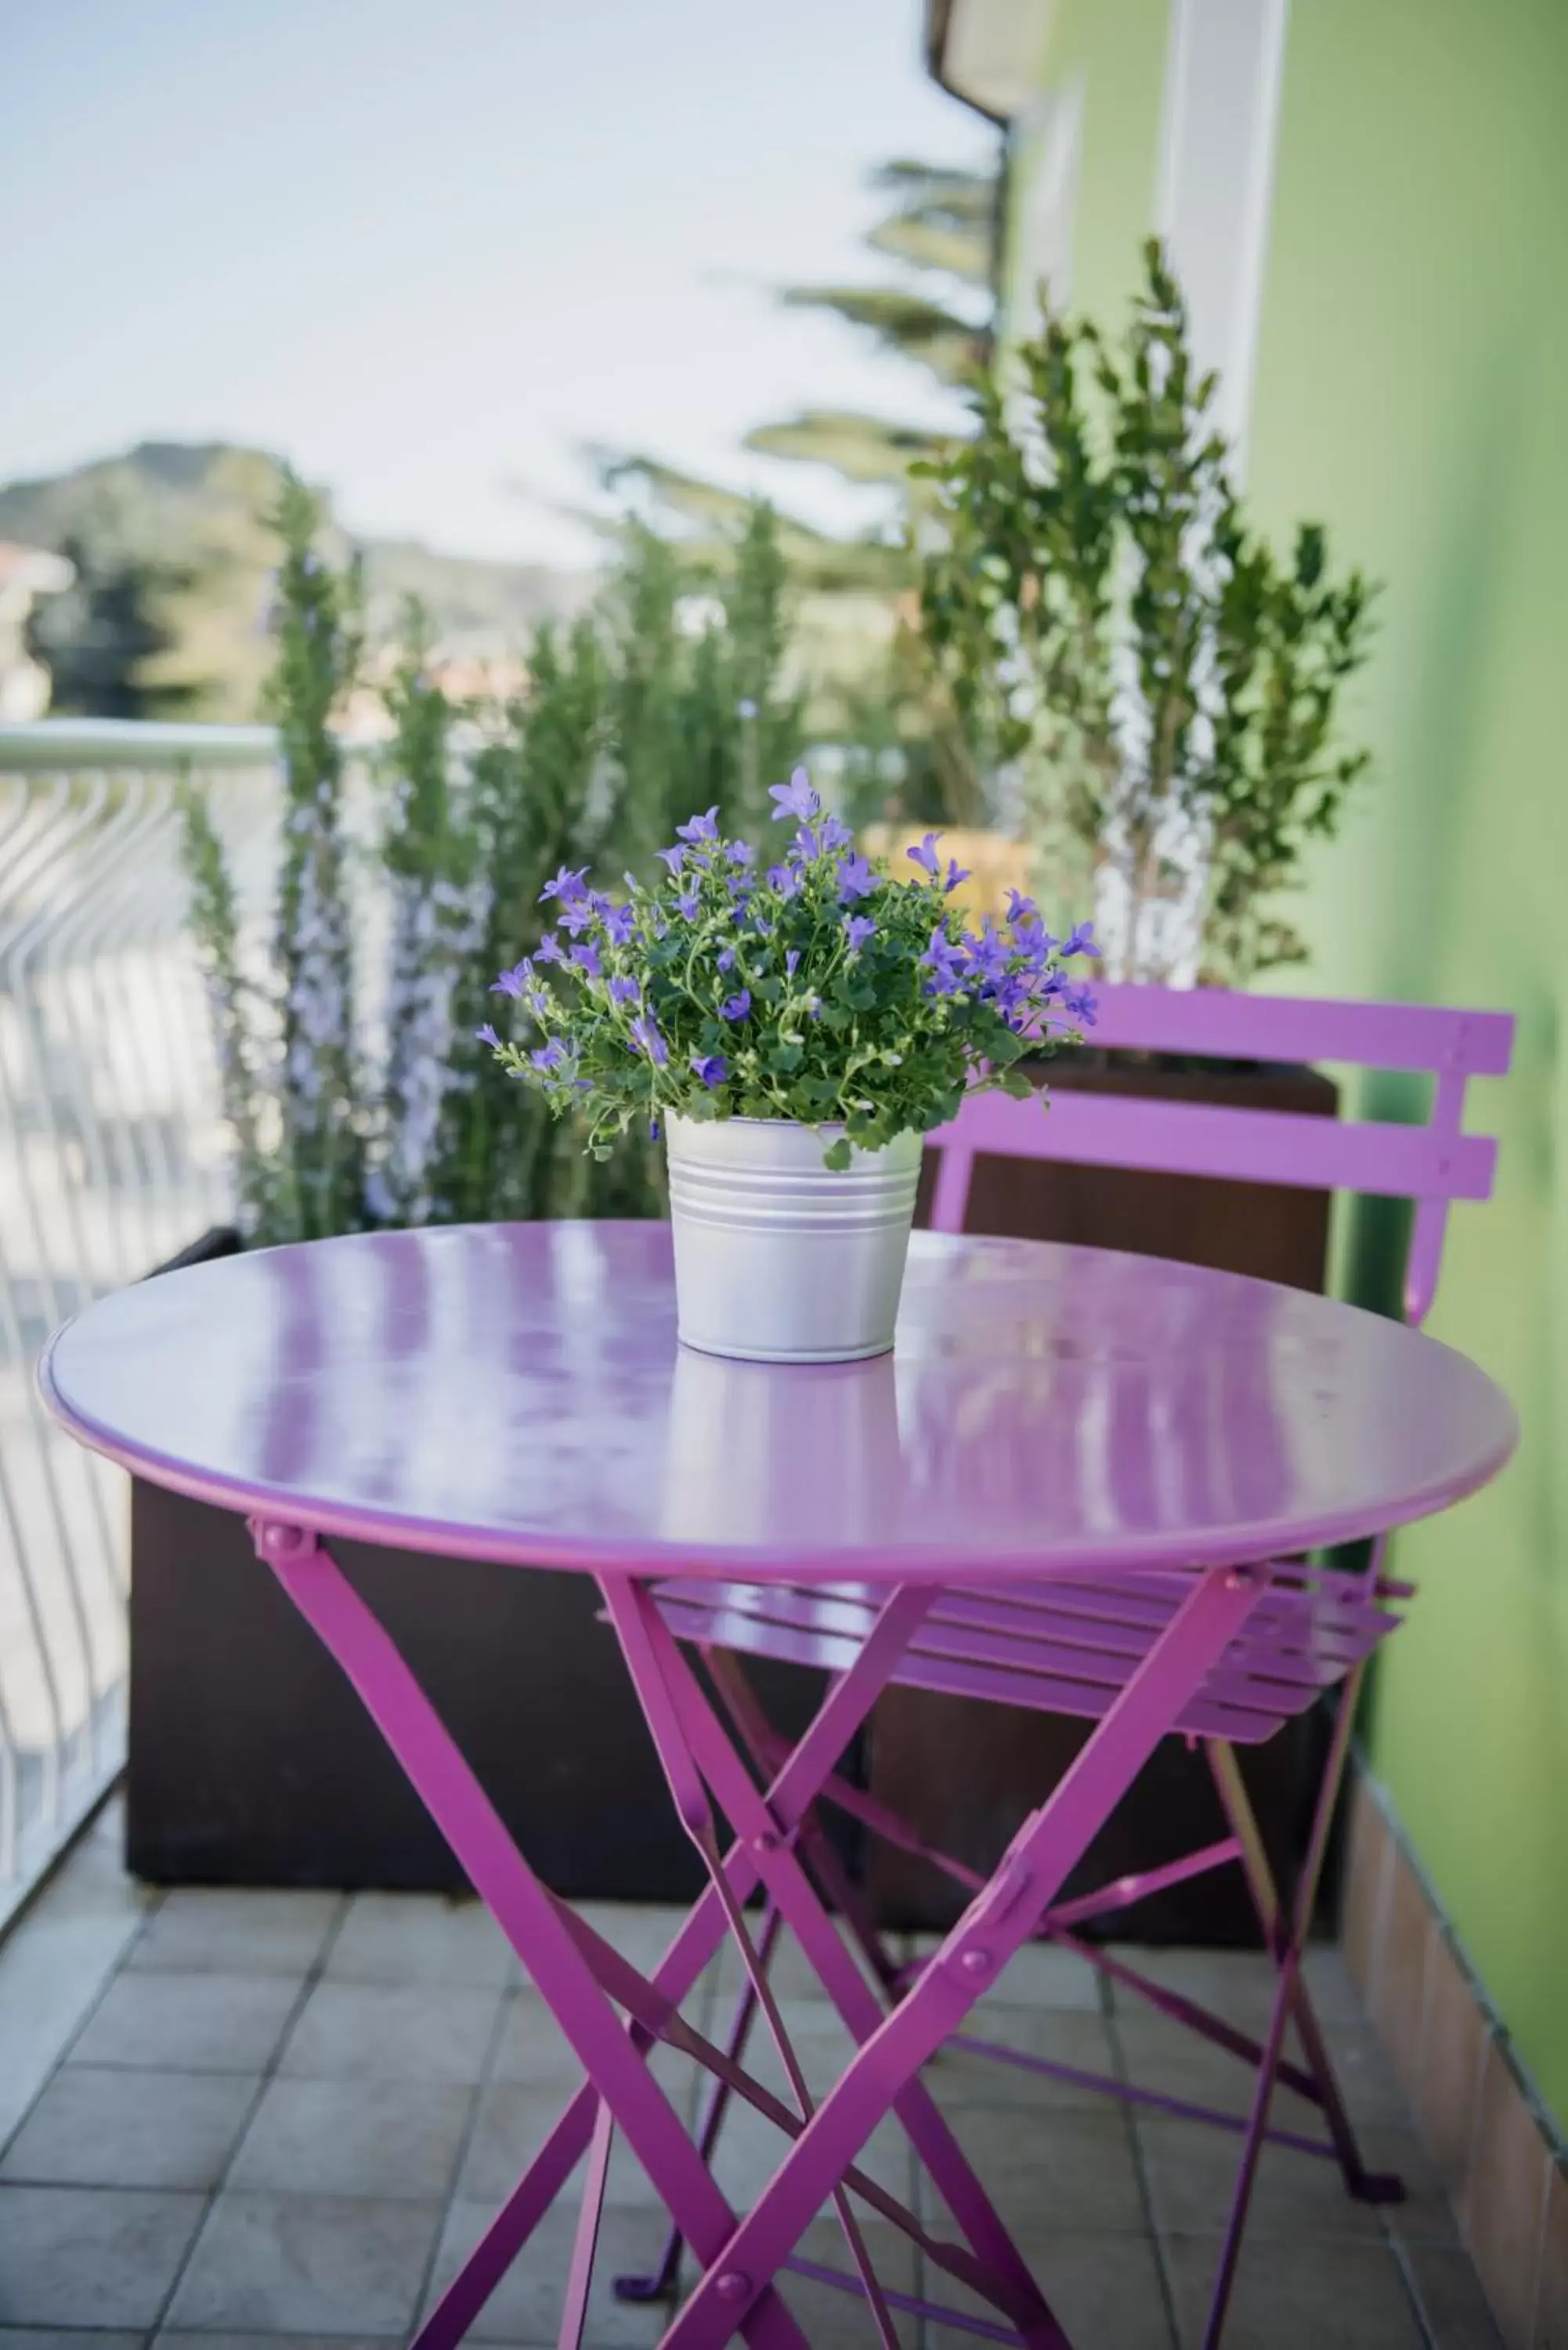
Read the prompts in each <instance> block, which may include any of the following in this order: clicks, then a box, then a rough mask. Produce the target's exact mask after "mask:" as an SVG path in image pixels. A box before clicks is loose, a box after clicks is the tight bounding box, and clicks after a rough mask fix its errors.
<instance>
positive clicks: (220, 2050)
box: [71, 1969, 299, 2073]
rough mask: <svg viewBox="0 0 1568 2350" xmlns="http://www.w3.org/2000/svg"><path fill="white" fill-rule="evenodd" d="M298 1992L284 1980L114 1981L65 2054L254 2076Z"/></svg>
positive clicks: (186, 1976) (171, 1973)
mask: <svg viewBox="0 0 1568 2350" xmlns="http://www.w3.org/2000/svg"><path fill="white" fill-rule="evenodd" d="M298 1997H299V1986H298V1985H297V1983H296V1982H295V1981H292V1980H291V1979H290V1978H289V1977H287V1976H286V1975H268V1974H260V1975H247V1974H220V1973H217V1972H213V1971H203V1972H201V1973H185V1972H182V1971H176V1970H173V1969H171V1970H168V1971H167V1972H162V1971H160V1972H151V1971H150V1972H148V1973H145V1974H121V1975H119V1976H117V1977H116V1979H115V1981H113V1982H112V1983H110V1985H109V1989H108V1991H106V1992H105V1994H104V1996H103V1999H102V2002H100V2004H99V2007H98V2009H97V2010H96V2012H95V2013H94V2014H93V2016H92V2018H91V2020H90V2021H89V2022H88V2025H87V2028H86V2030H85V2031H84V2032H83V2033H82V2035H81V2037H80V2039H79V2040H78V2041H77V2043H75V2045H74V2047H73V2048H72V2050H71V2057H72V2061H73V2062H74V2063H76V2064H132V2065H138V2066H146V2067H149V2068H150V2069H151V2070H154V2071H162V2072H185V2073H255V2072H260V2071H262V2070H264V2069H265V2067H266V2065H267V2064H270V2063H271V2061H272V2058H273V2055H274V2054H275V2051H276V2048H277V2044H278V2043H279V2041H280V2040H281V2039H282V2037H283V2033H284V2028H285V2026H286V2023H287V2022H288V2019H289V2016H290V2013H291V2012H292V2011H293V2009H294V2006H295V2004H296V2001H297V1999H298Z"/></svg>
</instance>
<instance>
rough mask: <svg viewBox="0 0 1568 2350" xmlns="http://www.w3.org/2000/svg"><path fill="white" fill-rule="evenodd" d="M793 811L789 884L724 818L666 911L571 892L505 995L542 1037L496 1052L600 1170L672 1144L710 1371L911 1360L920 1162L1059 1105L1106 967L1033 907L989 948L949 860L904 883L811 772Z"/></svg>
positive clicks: (668, 856) (788, 797)
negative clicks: (999, 1114)
mask: <svg viewBox="0 0 1568 2350" xmlns="http://www.w3.org/2000/svg"><path fill="white" fill-rule="evenodd" d="M771 797H772V798H773V800H774V816H775V818H776V819H778V820H783V821H790V820H793V822H794V833H793V835H792V837H791V838H790V840H789V843H788V846H787V847H786V848H785V849H784V853H783V855H782V857H781V858H779V860H778V862H777V863H776V864H773V865H768V866H765V867H764V866H763V861H762V860H761V859H760V858H758V856H757V854H756V852H755V851H754V850H753V848H752V847H750V846H749V845H748V844H747V843H746V842H744V841H730V840H724V839H722V838H721V837H720V835H719V829H718V823H717V812H716V810H712V809H710V810H709V812H708V814H707V815H706V816H692V817H691V820H690V821H689V822H688V823H686V824H683V825H681V826H680V827H678V835H679V837H678V838H677V840H676V842H675V844H674V845H673V847H670V848H667V849H664V850H662V851H661V852H660V855H661V857H662V859H663V862H664V865H665V866H666V868H667V870H666V872H665V873H664V875H663V876H662V877H661V878H660V879H659V881H658V882H657V883H656V884H655V885H653V886H651V887H649V886H645V885H644V884H642V883H640V882H639V881H637V880H635V879H632V878H631V877H629V876H628V880H627V886H626V889H625V893H624V894H623V895H622V896H620V897H618V898H611V897H609V896H608V895H607V894H605V893H604V892H602V891H600V890H598V889H593V888H591V887H590V886H589V884H588V880H587V873H586V871H584V872H576V873H574V872H570V871H567V870H566V869H565V868H563V869H562V871H561V872H559V873H558V874H556V878H555V879H554V880H553V881H551V882H549V883H548V884H547V885H546V888H545V893H544V894H545V897H546V898H547V899H552V900H553V901H554V902H555V903H556V907H557V909H558V913H557V920H556V928H555V930H554V931H551V932H549V933H547V934H546V936H545V940H544V941H543V943H542V945H541V946H540V948H539V950H538V951H537V952H536V953H535V955H533V956H531V957H529V958H526V959H525V960H524V962H520V963H519V964H518V965H517V966H516V968H515V970H513V971H509V972H503V973H502V975H501V977H500V979H499V980H497V982H496V983H495V985H496V990H497V991H498V992H499V993H501V994H503V995H505V996H509V997H512V998H514V1000H515V1001H516V1002H517V1003H518V1004H519V1005H520V1006H521V1009H522V1011H523V1014H524V1016H525V1018H526V1021H527V1023H528V1031H527V1034H526V1035H525V1036H524V1038H523V1040H522V1041H518V1040H515V1039H508V1040H506V1041H503V1040H502V1039H501V1038H500V1037H499V1036H498V1035H496V1033H495V1031H494V1030H493V1028H489V1027H487V1028H486V1029H484V1030H483V1031H482V1032H481V1033H482V1035H483V1036H484V1037H485V1040H486V1041H487V1042H489V1043H491V1044H492V1045H493V1047H494V1049H495V1051H496V1053H497V1055H499V1057H500V1059H501V1061H502V1062H503V1064H504V1066H505V1067H506V1068H507V1069H508V1070H510V1071H511V1072H512V1073H513V1074H514V1076H516V1077H518V1078H519V1079H521V1080H522V1081H523V1082H524V1083H525V1084H528V1085H532V1086H535V1087H538V1088H539V1089H540V1090H541V1091H542V1092H543V1093H544V1095H545V1097H546V1099H547V1100H548V1102H549V1104H550V1106H551V1107H552V1109H554V1110H555V1111H556V1112H557V1113H558V1114H561V1115H566V1114H575V1115H577V1116H579V1117H582V1118H585V1119H586V1120H587V1141H588V1148H589V1149H591V1150H595V1151H607V1150H608V1149H611V1148H612V1147H613V1144H614V1142H615V1140H616V1139H617V1138H618V1136H620V1135H622V1134H624V1133H625V1132H626V1131H627V1130H628V1128H629V1127H630V1126H631V1125H632V1124H633V1123H634V1122H635V1121H637V1120H639V1119H642V1118H646V1119H648V1120H649V1122H650V1124H651V1125H652V1127H653V1128H654V1130H655V1131H656V1132H657V1131H659V1130H660V1129H662V1130H663V1132H664V1133H665V1135H666V1137H667V1140H668V1146H669V1153H670V1211H671V1222H672V1224H673V1228H674V1236H675V1270H676V1286H677V1292H678V1298H679V1313H680V1336H681V1337H682V1338H683V1339H684V1340H685V1342H686V1343H687V1344H688V1345H690V1346H693V1347H700V1348H701V1349H702V1350H703V1351H705V1352H707V1353H710V1354H717V1355H731V1356H739V1357H745V1358H748V1359H753V1360H764V1361H781V1362H829V1361H852V1360H855V1359H857V1358H858V1357H865V1356H870V1355H877V1354H884V1353H886V1352H887V1350H888V1348H889V1347H891V1345H892V1343H893V1323H894V1318H895V1315H896V1314H897V1311H898V1291H899V1286H900V1284H901V1282H902V1278H903V1269H904V1259H905V1253H906V1251H907V1248H908V1244H909V1224H910V1220H911V1217H912V1214H913V1211H914V1204H915V1191H916V1186H917V1183H918V1180H919V1167H920V1138H921V1136H922V1135H924V1134H927V1133H929V1132H930V1131H931V1129H932V1128H936V1127H940V1126H945V1125H946V1124H947V1123H948V1121H949V1120H950V1118H952V1117H953V1116H954V1115H955V1114H956V1112H957V1110H958V1107H959V1104H960V1102H961V1099H962V1098H963V1096H964V1093H965V1092H966V1090H970V1089H973V1088H976V1087H1000V1088H1002V1090H1004V1091H1006V1092H1009V1093H1013V1094H1017V1095H1020V1096H1022V1097H1028V1096H1030V1095H1031V1094H1032V1093H1033V1092H1034V1091H1035V1090H1036V1088H1035V1087H1032V1086H1031V1085H1030V1083H1029V1081H1028V1079H1027V1077H1025V1076H1023V1073H1022V1071H1021V1070H1020V1069H1019V1068H1018V1066H1017V1064H1018V1063H1019V1062H1020V1061H1021V1060H1022V1059H1023V1057H1024V1056H1025V1055H1033V1056H1038V1055H1039V1053H1040V1051H1041V1050H1042V1048H1043V1046H1044V1047H1046V1048H1048V1047H1049V1045H1051V1044H1052V1043H1054V1041H1055V1040H1056V1039H1057V1038H1059V1037H1062V1036H1064V1035H1072V1034H1073V1033H1074V1031H1073V1026H1072V1024H1073V1023H1074V1022H1076V1021H1083V1020H1092V1019H1093V1017H1094V999H1093V997H1092V995H1091V994H1090V993H1089V991H1088V989H1087V988H1086V987H1084V986H1078V985H1075V984H1074V983H1073V982H1072V980H1071V979H1070V978H1069V976H1068V974H1067V972H1066V970H1065V967H1064V966H1065V964H1066V962H1068V961H1069V960H1070V959H1071V958H1072V957H1074V956H1075V955H1079V954H1093V953H1094V952H1095V951H1096V949H1095V944H1094V941H1093V939H1092V938H1091V936H1090V935H1089V931H1088V929H1087V927H1086V926H1085V928H1083V929H1080V930H1077V931H1074V932H1073V934H1072V936H1071V937H1069V938H1067V939H1065V940H1057V939H1054V938H1053V937H1052V936H1051V934H1050V932H1049V931H1047V930H1046V928H1045V926H1044V921H1043V920H1042V919H1041V916H1040V914H1039V912H1038V910H1037V909H1036V908H1035V906H1034V905H1033V901H1032V900H1031V899H1027V898H1023V897H1021V896H1019V895H1018V894H1017V893H1016V892H1014V893H1013V896H1012V902H1011V904H1010V906H1009V908H1008V911H1007V915H1006V918H1005V920H1003V921H1002V923H1001V924H997V923H995V922H992V921H991V920H987V921H986V922H985V924H984V925H983V927H982V928H981V931H979V932H978V934H977V933H972V932H971V931H968V930H966V929H965V927H964V924H963V920H962V917H961V914H960V913H959V911H958V910H957V909H956V907H954V905H953V904H952V903H951V893H952V891H953V890H954V889H955V888H956V887H957V885H958V883H959V882H960V881H961V880H962V879H965V878H966V877H965V876H964V875H962V874H961V872H960V871H959V868H958V867H957V866H956V865H955V864H953V863H951V862H949V863H948V864H947V865H946V867H945V868H944V866H943V862H942V859H941V858H940V856H939V854H938V850H937V841H936V836H935V835H934V834H929V835H928V836H927V837H926V839H925V840H924V841H923V842H922V843H921V844H920V845H919V847H916V848H912V849H910V850H909V852H908V853H909V857H910V858H913V860H914V862H915V864H916V866H917V867H918V868H919V873H918V874H917V876H915V877H914V878H913V879H911V880H908V881H905V880H897V881H896V880H894V879H891V878H890V877H889V876H888V874H887V873H886V872H885V871H881V870H879V869H878V868H876V867H874V866H873V865H872V864H871V863H870V862H868V860H867V858H865V857H863V856H862V855H860V854H859V852H858V851H857V848H856V847H855V843H854V839H853V837H852V836H851V834H850V833H849V831H848V830H847V828H846V827H845V826H844V825H843V824H842V823H840V822H839V820H838V819H837V817H836V816H832V815H830V814H828V813H827V812H826V810H825V809H824V807H823V805H822V802H821V800H820V799H819V797H818V796H817V794H816V793H815V791H814V790H813V788H812V786H811V784H810V782H809V780H808V779H807V776H806V774H805V769H804V768H802V769H798V770H797V771H796V773H795V775H794V776H793V777H792V779H791V781H790V782H789V783H788V784H783V785H778V786H777V787H776V788H775V789H774V791H773V793H772V794H771Z"/></svg>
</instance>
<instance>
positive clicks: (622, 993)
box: [609, 979, 640, 1003]
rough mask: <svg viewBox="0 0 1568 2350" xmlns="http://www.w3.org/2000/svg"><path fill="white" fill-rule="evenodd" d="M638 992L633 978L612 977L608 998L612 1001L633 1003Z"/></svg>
mask: <svg viewBox="0 0 1568 2350" xmlns="http://www.w3.org/2000/svg"><path fill="white" fill-rule="evenodd" d="M639 993H640V991H639V987H638V984H637V982H636V980H635V979H612V980H611V982H610V983H609V1000H610V1002H611V1003H636V1002H637V999H638V996H639Z"/></svg>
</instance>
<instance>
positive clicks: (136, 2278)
mask: <svg viewBox="0 0 1568 2350" xmlns="http://www.w3.org/2000/svg"><path fill="white" fill-rule="evenodd" d="M203 2208H204V2200H203V2198H202V2196H200V2195H174V2194H167V2195H153V2194H147V2193H143V2192H140V2191H139V2190H137V2189H130V2188H87V2187H0V2324H3V2325H66V2326H74V2325H81V2326H107V2327H117V2326H119V2327H136V2328H145V2327H147V2326H149V2325H151V2324H152V2323H153V2321H154V2320H155V2319H156V2317H157V2315H158V2313H159V2311H160V2310H161V2307H162V2305H163V2302H164V2299H165V2297H166V2295H167V2293H168V2291H169V2288H170V2286H171V2284H172V2283H173V2282H174V2277H175V2273H176V2272H177V2270H178V2268H179V2265H180V2262H181V2260H182V2257H183V2254H184V2251H185V2248H186V2246H187V2245H188V2244H189V2242H190V2241H191V2239H192V2236H193V2235H194V2234H195V2232H196V2228H197V2223H198V2222H199V2220H200V2219H201V2216H202V2210H203Z"/></svg>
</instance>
